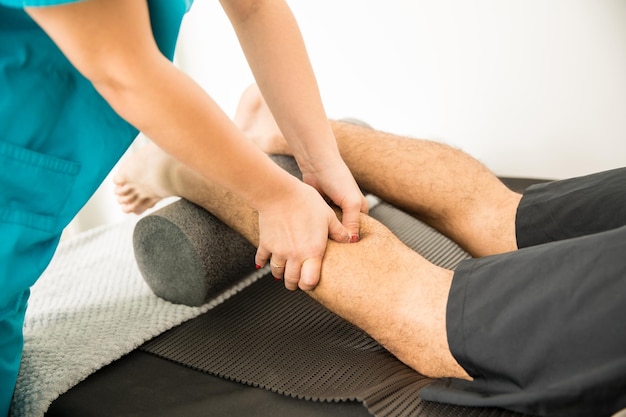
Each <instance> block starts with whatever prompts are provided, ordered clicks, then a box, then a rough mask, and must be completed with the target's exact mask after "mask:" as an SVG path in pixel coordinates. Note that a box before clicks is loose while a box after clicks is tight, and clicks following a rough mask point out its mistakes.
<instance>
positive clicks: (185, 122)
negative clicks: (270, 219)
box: [95, 58, 290, 209]
mask: <svg viewBox="0 0 626 417" xmlns="http://www.w3.org/2000/svg"><path fill="white" fill-rule="evenodd" d="M135 71H136V73H135V74H128V78H127V79H126V80H125V84H123V85H120V84H118V83H96V84H95V86H96V88H97V89H98V90H99V92H100V93H101V94H102V95H103V96H104V98H105V99H106V100H107V101H108V102H109V103H110V104H111V105H112V107H113V108H114V109H115V110H116V111H117V112H118V114H120V116H122V117H123V118H124V119H126V120H128V121H129V122H130V123H131V124H133V125H134V126H135V127H137V128H138V129H139V130H141V131H142V132H143V133H145V134H146V135H147V136H148V137H150V138H151V139H152V140H153V141H154V142H155V143H157V144H158V145H159V146H160V147H162V148H163V149H164V150H165V151H167V152H168V153H170V154H171V155H173V156H174V157H175V158H176V159H178V160H180V161H181V162H183V163H184V164H185V165H187V166H189V167H190V168H192V169H193V170H195V171H196V172H198V173H199V174H200V175H202V176H203V177H204V178H206V179H207V180H210V181H214V182H216V183H218V184H220V185H221V186H223V187H225V188H227V189H230V190H233V191H235V192H236V193H237V194H239V195H240V196H241V197H242V198H244V199H245V200H246V201H247V202H248V203H250V204H251V205H252V206H254V207H255V208H257V209H259V208H261V206H263V203H264V200H265V199H267V198H268V191H270V192H269V194H270V195H271V194H272V193H271V190H268V188H273V187H276V189H282V190H284V189H285V188H288V187H289V186H290V184H289V178H288V177H287V176H285V175H283V174H284V173H283V172H282V171H281V170H280V169H276V168H277V167H276V166H275V164H273V163H272V162H271V161H270V160H269V159H268V158H266V157H265V155H263V154H262V152H261V151H259V150H258V149H257V148H256V147H254V146H250V144H249V142H248V140H247V139H246V138H245V137H244V136H243V134H242V133H241V132H240V131H239V129H237V128H236V126H235V125H234V124H233V123H232V121H231V120H230V119H229V118H228V116H227V115H226V114H225V113H224V112H223V111H222V110H221V109H220V108H219V106H218V105H217V104H216V103H215V102H214V101H213V100H212V99H211V98H210V97H209V96H208V94H206V93H205V92H204V91H203V90H202V89H201V88H199V87H198V86H197V85H196V83H195V82H194V81H193V80H192V79H190V78H189V77H188V76H187V75H186V74H184V73H183V72H181V71H180V70H178V69H177V68H175V67H174V66H172V65H171V64H170V63H169V61H167V60H166V59H165V58H162V59H161V58H159V59H158V60H157V61H156V62H152V63H151V64H150V65H146V66H145V68H136V69H135Z"/></svg>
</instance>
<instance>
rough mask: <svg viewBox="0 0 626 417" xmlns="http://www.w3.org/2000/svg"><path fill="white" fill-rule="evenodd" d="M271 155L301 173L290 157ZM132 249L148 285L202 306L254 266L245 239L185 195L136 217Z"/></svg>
mask: <svg viewBox="0 0 626 417" xmlns="http://www.w3.org/2000/svg"><path fill="white" fill-rule="evenodd" d="M272 159H273V160H274V161H275V162H276V163H277V164H278V165H280V166H281V167H283V168H284V169H285V170H287V171H288V172H290V173H291V174H292V175H295V176H297V177H301V174H300V171H299V169H298V166H297V164H296V162H295V160H294V159H293V158H292V157H288V156H272ZM133 248H134V252H135V259H136V261H137V265H138V266H139V270H140V272H141V275H142V276H143V278H144V280H145V281H146V283H147V284H148V286H149V287H150V288H151V289H152V291H153V292H154V293H155V294H156V295H157V296H159V297H161V298H163V299H165V300H167V301H170V302H172V303H176V304H185V305H189V306H199V305H202V304H203V303H205V302H207V301H209V300H210V299H211V298H213V297H215V296H216V295H218V294H219V293H220V292H222V291H223V290H225V289H226V288H228V287H229V286H231V285H233V284H235V283H236V282H237V281H239V280H241V279H242V278H244V277H246V276H247V275H248V274H250V273H251V272H252V271H254V269H255V267H254V255H255V253H256V249H255V248H254V247H253V246H252V245H251V244H250V243H248V241H246V240H245V239H244V238H243V237H242V236H241V235H239V234H238V233H237V232H235V231H234V230H233V229H231V228H230V227H228V226H227V225H226V224H224V223H223V222H222V221H221V220H219V219H218V218H217V217H215V216H214V215H212V214H211V213H209V212H207V211H206V210H204V209H203V208H201V207H199V206H197V205H195V204H193V203H191V202H189V201H187V200H184V199H181V200H178V201H176V202H175V203H172V204H169V205H168V206H165V207H163V208H162V209H159V210H157V211H155V212H153V213H151V214H149V215H147V216H145V217H143V218H142V219H141V220H139V221H138V222H137V225H136V226H135V230H134V234H133Z"/></svg>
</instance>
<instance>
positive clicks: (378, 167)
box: [235, 86, 521, 256]
mask: <svg viewBox="0 0 626 417" xmlns="http://www.w3.org/2000/svg"><path fill="white" fill-rule="evenodd" d="M235 121H236V122H237V123H238V124H239V126H240V127H241V128H242V130H244V132H245V133H246V134H247V135H248V136H249V137H250V138H251V139H252V140H253V142H255V143H256V144H257V145H258V146H259V147H260V148H261V149H263V150H264V151H265V152H267V153H276V154H289V153H290V150H289V147H288V146H287V144H286V142H285V141H284V139H283V138H282V135H281V133H280V130H279V129H278V127H277V126H276V124H275V122H274V121H273V119H272V115H271V113H270V111H269V109H268V108H267V106H266V105H265V102H264V101H263V98H262V96H261V95H260V93H259V91H258V89H257V88H256V87H255V86H251V87H250V88H248V89H247V90H246V91H245V92H244V94H243V95H242V98H241V101H240V104H239V107H238V109H237V114H236V117H235ZM331 126H332V128H333V131H334V133H335V137H336V138H337V143H338V145H339V150H340V152H341V155H342V157H343V159H344V161H345V162H346V164H347V165H348V167H349V168H350V170H351V171H352V173H353V175H354V177H355V179H356V180H357V182H358V183H359V186H360V187H361V188H362V189H364V190H365V191H367V192H371V193H373V194H375V195H377V196H379V197H381V198H383V199H384V200H386V201H388V202H390V203H391V204H393V205H395V206H397V207H400V208H402V209H404V210H405V211H407V212H410V213H412V214H413V215H414V216H416V217H417V218H419V219H421V220H424V221H425V222H427V223H428V224H430V225H431V226H433V227H434V228H436V229H437V230H439V231H440V232H442V233H444V234H445V235H447V236H449V237H450V238H451V239H453V240H454V241H455V242H457V243H458V244H460V245H461V246H462V247H463V248H464V249H465V250H467V251H468V252H469V253H471V254H472V255H474V256H485V255H490V254H495V253H501V252H506V251H510V250H515V249H517V243H516V240H515V214H516V211H517V206H518V204H519V201H520V198H521V196H520V195H519V194H517V193H514V192H512V191H510V190H509V189H508V188H507V187H506V186H504V185H503V184H502V182H501V181H500V180H498V178H497V177H496V176H495V175H493V173H491V172H490V171H489V170H488V169H487V168H486V167H485V166H484V165H483V164H481V163H480V162H479V161H477V160H476V159H474V158H472V157H470V156H469V155H467V154H465V153H463V152H461V151H459V150H457V149H454V148H452V147H450V146H447V145H445V144H441V143H437V142H432V141H428V140H421V139H413V138H406V137H401V136H398V135H393V134H389V133H384V132H380V131H376V130H372V129H368V128H365V127H362V126H357V125H354V124H350V123H342V122H336V121H333V122H331Z"/></svg>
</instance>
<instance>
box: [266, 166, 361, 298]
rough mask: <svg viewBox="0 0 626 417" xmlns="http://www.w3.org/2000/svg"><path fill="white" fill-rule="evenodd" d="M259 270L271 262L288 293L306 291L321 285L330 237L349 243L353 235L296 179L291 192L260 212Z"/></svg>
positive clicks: (310, 190) (276, 276) (274, 271)
mask: <svg viewBox="0 0 626 417" xmlns="http://www.w3.org/2000/svg"><path fill="white" fill-rule="evenodd" d="M258 211H259V246H258V249H257V253H256V258H255V262H256V264H257V267H262V266H264V265H265V264H266V263H267V262H269V263H270V268H271V271H272V275H273V276H274V277H275V278H276V279H284V284H285V287H286V288H287V289H289V290H295V289H298V288H300V289H302V290H305V291H308V290H311V289H313V288H315V286H316V285H317V284H318V282H319V278H320V271H321V265H322V258H323V257H324V252H325V251H326V245H327V243H328V238H329V237H330V238H331V239H333V240H336V241H338V242H346V243H347V242H349V240H350V233H349V232H348V230H347V229H346V228H345V227H344V226H343V225H342V224H341V222H340V221H339V220H338V218H337V216H336V215H335V212H334V211H333V210H332V208H331V207H330V206H329V205H328V204H327V203H326V202H325V201H324V199H323V198H322V196H321V195H320V194H319V193H318V192H317V191H316V190H315V189H314V188H312V187H311V186H309V185H306V184H304V183H303V182H300V181H298V180H296V179H295V178H294V181H293V187H292V189H291V190H284V192H283V195H280V196H276V198H275V201H274V203H273V204H271V205H269V206H268V207H263V208H260V209H259V210H258Z"/></svg>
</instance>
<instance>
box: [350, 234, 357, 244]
mask: <svg viewBox="0 0 626 417" xmlns="http://www.w3.org/2000/svg"><path fill="white" fill-rule="evenodd" d="M358 241H359V235H350V243H356V242H358Z"/></svg>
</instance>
